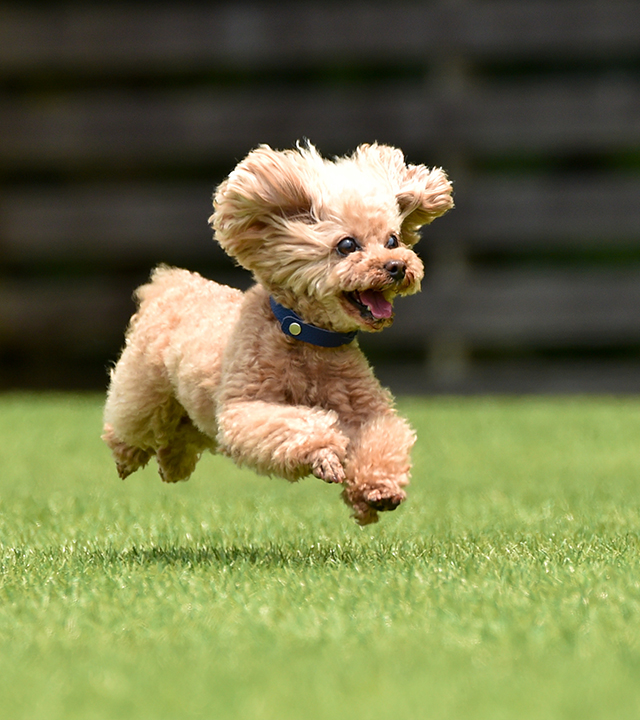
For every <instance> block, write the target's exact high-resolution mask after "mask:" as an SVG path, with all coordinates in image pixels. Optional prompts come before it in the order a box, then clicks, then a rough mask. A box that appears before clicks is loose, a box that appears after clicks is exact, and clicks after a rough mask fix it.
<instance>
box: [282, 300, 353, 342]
mask: <svg viewBox="0 0 640 720" xmlns="http://www.w3.org/2000/svg"><path fill="white" fill-rule="evenodd" d="M269 303H270V304H271V310H273V314H274V315H275V316H276V318H277V320H278V322H279V323H280V327H281V328H282V332H283V333H284V334H285V335H288V336H289V337H292V338H293V339H294V340H302V342H306V343H309V344H310V345H318V346H319V347H325V348H336V347H340V346H341V345H348V344H349V343H350V342H352V340H353V339H354V338H355V336H356V335H357V334H358V331H357V330H354V331H353V332H349V333H339V332H334V331H333V330H324V329H323V328H319V327H316V326H315V325H309V323H306V322H305V321H304V320H303V319H302V318H301V317H300V316H299V315H297V314H296V313H294V312H293V310H289V309H288V308H286V307H284V306H283V305H280V303H278V302H276V301H275V300H274V299H273V298H272V297H271V296H270V297H269Z"/></svg>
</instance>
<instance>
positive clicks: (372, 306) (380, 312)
mask: <svg viewBox="0 0 640 720" xmlns="http://www.w3.org/2000/svg"><path fill="white" fill-rule="evenodd" d="M360 302H362V303H364V304H365V305H366V306H367V307H368V308H369V310H370V311H371V314H372V315H373V317H374V318H376V319H380V318H390V317H391V316H392V315H393V305H392V304H391V303H390V302H389V301H388V300H386V299H385V297H384V295H383V294H382V293H381V292H376V291H375V290H363V291H362V292H361V293H360Z"/></svg>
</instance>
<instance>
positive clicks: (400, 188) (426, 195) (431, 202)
mask: <svg viewBox="0 0 640 720" xmlns="http://www.w3.org/2000/svg"><path fill="white" fill-rule="evenodd" d="M355 157H356V159H357V161H358V162H359V163H360V164H368V165H369V166H370V167H375V168H377V169H378V171H379V172H382V173H383V174H384V175H386V176H387V178H388V180H389V181H390V182H391V183H392V186H393V187H394V188H395V191H396V200H397V203H398V208H399V210H400V216H401V218H402V235H403V240H404V241H405V242H407V243H409V244H411V245H413V244H414V243H416V242H418V240H419V239H420V236H419V234H418V230H419V229H420V228H421V227H422V226H423V225H428V224H429V223H430V222H431V221H432V220H434V219H435V218H437V217H439V216H440V215H444V213H446V212H447V210H450V209H451V208H452V207H453V198H452V196H451V193H452V187H451V183H450V182H449V180H448V178H447V175H446V173H445V172H444V170H442V168H432V169H430V168H427V167H425V166H424V165H407V164H406V163H405V160H404V154H403V153H402V150H399V149H398V148H394V147H390V146H388V145H378V144H377V143H374V144H372V145H361V146H360V147H359V148H358V149H357V150H356V153H355Z"/></svg>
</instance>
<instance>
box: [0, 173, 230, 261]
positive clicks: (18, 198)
mask: <svg viewBox="0 0 640 720" xmlns="http://www.w3.org/2000/svg"><path fill="white" fill-rule="evenodd" d="M212 193H213V184H208V183H201V184H200V183H184V184H178V185H176V184H169V185H162V184H140V183H123V184H92V185H72V186H70V187H62V188H61V187H58V186H54V187H50V188H42V187H39V186H36V187H27V188H21V189H19V190H16V189H8V190H6V191H5V192H4V194H3V195H2V196H1V197H0V248H1V249H2V256H3V258H4V260H5V261H7V262H13V263H15V262H20V263H25V262H26V263H40V264H41V263H47V262H51V261H52V260H58V261H69V260H70V259H75V260H76V261H79V262H95V261H100V262H104V263H106V264H107V265H108V266H111V267H113V266H117V265H118V264H125V265H126V264H128V263H131V262H132V261H136V260H140V261H143V262H149V263H150V264H153V263H154V262H160V261H169V258H171V262H185V263H188V262H189V261H193V260H197V259H198V258H202V257H206V258H210V259H211V260H216V259H222V257H223V253H222V250H221V249H220V248H219V246H218V245H217V243H214V242H213V241H212V234H213V233H212V230H211V228H210V227H209V224H208V217H209V216H210V214H211V212H212V210H213V208H212V202H211V196H212Z"/></svg>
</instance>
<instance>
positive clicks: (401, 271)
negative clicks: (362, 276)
mask: <svg viewBox="0 0 640 720" xmlns="http://www.w3.org/2000/svg"><path fill="white" fill-rule="evenodd" d="M384 269H385V270H386V271H387V272H388V273H389V275H391V277H392V278H393V279H394V280H395V281H396V282H400V280H404V276H405V273H406V272H407V266H406V265H405V264H404V263H403V262H402V260H388V261H387V262H386V263H385V264H384Z"/></svg>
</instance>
